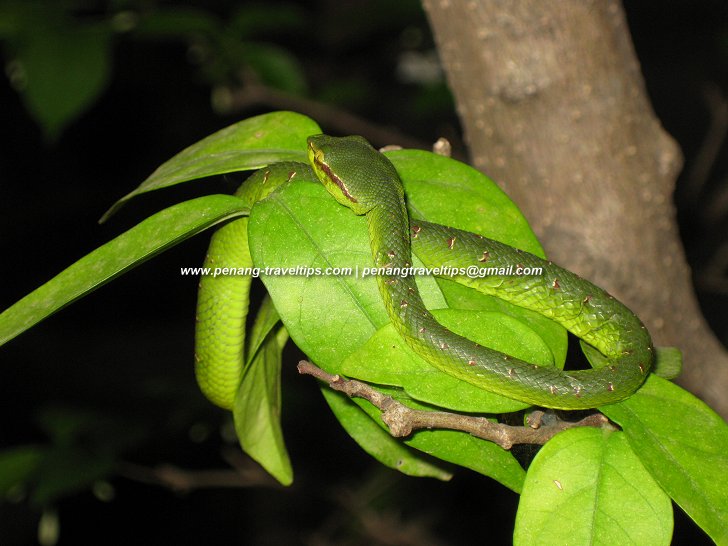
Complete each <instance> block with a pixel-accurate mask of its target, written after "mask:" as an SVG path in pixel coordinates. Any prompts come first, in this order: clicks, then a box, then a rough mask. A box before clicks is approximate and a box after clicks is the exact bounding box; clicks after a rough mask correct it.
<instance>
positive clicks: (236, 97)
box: [213, 82, 430, 150]
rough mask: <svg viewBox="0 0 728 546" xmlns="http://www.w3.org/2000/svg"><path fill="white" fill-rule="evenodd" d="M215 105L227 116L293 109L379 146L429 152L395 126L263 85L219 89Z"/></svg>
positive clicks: (428, 147)
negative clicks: (255, 109)
mask: <svg viewBox="0 0 728 546" xmlns="http://www.w3.org/2000/svg"><path fill="white" fill-rule="evenodd" d="M213 102H214V103H215V107H216V109H217V110H219V111H221V112H224V113H230V112H238V111H240V110H244V109H246V108H249V107H252V106H261V105H262V106H266V107H269V108H273V109H279V110H293V111H296V112H301V113H303V114H306V115H308V116H309V117H311V118H313V119H315V120H316V121H318V122H319V123H321V125H323V126H325V127H327V128H329V129H330V130H333V131H335V132H341V133H346V134H357V135H362V136H364V137H366V138H367V140H370V141H372V143H374V144H376V145H385V144H397V145H399V146H402V147H403V148H419V149H423V150H428V149H430V146H429V145H428V144H427V143H426V142H423V141H421V140H419V139H416V138H412V137H411V136H408V135H406V134H404V133H402V132H401V131H399V130H397V129H396V128H394V127H383V126H381V125H378V124H376V123H373V122H371V121H369V120H367V119H364V118H362V117H359V116H357V115H355V114H352V113H351V112H349V111H347V110H344V109H342V108H337V107H335V106H331V105H329V104H324V103H322V102H319V101H316V100H313V99H308V98H305V97H301V96H298V95H293V94H291V93H286V92H285V91H280V90H278V89H273V88H271V87H268V86H266V85H262V84H260V83H255V82H246V83H245V84H244V85H242V86H241V87H236V88H228V87H221V88H218V89H216V91H215V98H214V100H213Z"/></svg>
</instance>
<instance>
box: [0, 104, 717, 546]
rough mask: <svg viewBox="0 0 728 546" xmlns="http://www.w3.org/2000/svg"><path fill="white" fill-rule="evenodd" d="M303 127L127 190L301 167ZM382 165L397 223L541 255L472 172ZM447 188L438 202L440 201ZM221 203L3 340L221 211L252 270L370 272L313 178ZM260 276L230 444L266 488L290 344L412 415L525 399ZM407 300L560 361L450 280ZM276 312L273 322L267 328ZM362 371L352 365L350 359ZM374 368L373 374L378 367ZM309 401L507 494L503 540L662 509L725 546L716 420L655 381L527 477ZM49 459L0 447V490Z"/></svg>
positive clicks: (666, 521)
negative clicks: (455, 377)
mask: <svg viewBox="0 0 728 546" xmlns="http://www.w3.org/2000/svg"><path fill="white" fill-rule="evenodd" d="M282 127H285V130H282V129H281V128H282ZM317 132H319V129H318V127H317V125H316V124H315V123H314V122H313V121H311V120H310V119H308V118H305V117H303V116H300V115H298V114H293V113H290V112H277V113H273V114H268V115H264V116H259V117H257V118H252V119H249V120H245V121H243V122H240V123H238V124H236V125H233V126H231V127H229V128H227V129H224V130H223V131H221V132H219V133H216V134H215V135H211V136H210V137H208V138H206V139H204V140H203V141H201V142H199V143H197V144H195V145H193V146H191V147H190V148H188V149H187V150H185V151H183V152H181V153H180V154H178V155H177V156H175V157H173V158H172V159H170V160H169V161H168V162H167V163H165V164H164V165H162V166H161V167H160V168H159V169H158V170H157V171H156V172H155V173H154V174H153V175H152V176H151V177H150V179H148V180H147V181H145V182H144V183H142V185H141V186H140V187H139V188H138V189H137V190H135V192H132V194H133V195H136V194H141V193H144V192H147V191H150V190H153V189H157V188H161V187H165V186H168V185H171V184H176V183H180V182H184V181H186V180H192V179H200V178H202V177H208V176H212V175H216V174H221V173H225V172H231V171H234V170H241V171H242V170H250V169H255V168H259V167H261V166H262V165H265V164H268V163H273V162H276V161H278V160H281V159H287V160H288V159H292V158H293V159H296V158H299V159H302V158H303V157H305V136H307V135H309V134H314V133H317ZM261 149H263V150H265V154H263V155H264V159H263V160H261V157H262V155H261V153H260V151H261ZM389 157H390V159H391V160H392V161H393V163H394V164H395V166H396V167H397V169H398V171H399V172H400V173H401V175H402V178H403V180H404V182H405V185H406V191H407V194H408V197H409V205H410V207H411V208H412V210H411V211H410V212H411V214H413V215H416V216H419V217H425V218H427V219H428V220H433V221H438V222H443V223H456V224H457V223H458V222H462V217H463V215H462V210H463V207H468V206H471V207H474V209H475V210H477V211H479V214H473V215H468V218H466V220H465V222H466V223H465V224H462V223H459V224H457V226H458V227H461V228H465V229H471V230H474V231H478V232H481V233H483V234H485V235H491V236H493V237H495V238H499V239H501V240H503V241H505V242H507V243H510V244H517V245H518V246H520V247H522V248H527V249H529V250H532V251H534V252H537V253H538V252H540V247H539V246H538V243H537V241H536V240H535V238H534V236H533V234H532V233H531V232H530V230H529V229H528V226H527V225H526V224H525V221H524V220H523V218H522V217H521V216H520V213H518V210H517V208H516V207H515V206H514V205H513V204H512V203H511V202H510V201H508V200H507V198H506V197H505V195H504V194H502V192H501V191H500V190H498V189H497V187H496V186H495V185H493V184H492V183H491V182H490V181H489V180H488V179H487V178H485V177H484V176H482V175H480V174H479V173H477V172H476V171H473V170H471V169H469V168H468V167H467V166H464V165H462V164H460V163H458V162H456V161H454V160H451V159H447V158H442V157H438V156H434V155H432V154H427V153H424V152H419V151H414V150H403V151H396V152H389ZM231 158H232V159H231ZM453 181H457V184H455V183H454V182H453ZM445 192H447V195H448V199H447V200H443V199H437V196H438V195H442V194H444V193H445ZM132 194H130V195H129V196H127V197H126V198H124V199H125V200H126V199H128V198H129V197H130V196H131V195H132ZM235 200H236V199H235V198H233V197H230V196H220V195H209V196H206V197H200V198H197V199H194V200H190V201H186V202H184V203H180V204H178V205H174V206H173V207H170V208H169V209H166V210H164V211H162V212H160V213H157V214H155V215H153V216H152V217H150V218H149V219H147V220H145V221H144V222H142V223H141V224H139V225H138V226H137V227H135V228H132V229H131V230H129V231H127V232H125V233H123V234H122V235H120V236H119V237H117V238H116V239H114V240H113V241H111V242H110V243H108V244H107V245H104V246H102V247H101V248H99V249H98V250H96V251H94V252H92V253H91V254H89V255H88V256H86V257H85V258H82V260H81V261H79V262H77V263H76V264H74V265H72V266H71V267H70V268H69V269H68V270H66V271H65V272H62V273H61V274H59V275H58V276H57V277H55V278H54V279H52V280H51V281H49V282H48V283H47V284H46V285H44V286H42V287H40V288H39V289H38V290H36V291H34V292H32V293H31V294H29V295H28V296H27V297H26V298H24V299H23V300H21V301H19V302H18V303H17V304H15V305H14V306H12V307H10V308H9V309H8V310H6V311H5V312H3V313H2V314H0V340H3V342H4V341H7V340H9V339H11V338H12V337H14V336H16V335H18V334H19V333H21V332H22V331H24V330H25V329H27V328H29V327H30V326H32V325H33V324H35V323H37V322H38V321H40V320H43V319H44V318H46V317H47V316H49V315H50V314H52V313H53V312H54V311H55V310H57V309H59V308H61V307H63V306H64V305H66V304H68V303H70V302H72V301H73V300H75V299H77V298H78V297H81V296H82V295H84V294H85V293H88V292H90V291H91V290H93V289H94V288H96V287H98V286H100V285H102V284H103V283H105V282H107V281H109V280H111V279H113V278H114V277H115V276H117V275H119V274H121V273H123V272H125V271H127V270H128V269H130V268H131V267H133V266H135V265H137V264H139V263H141V262H142V261H144V260H145V259H147V258H148V257H150V256H151V255H153V254H154V253H156V252H160V251H162V250H165V249H166V248H168V247H170V246H172V245H173V244H176V243H177V242H179V241H180V240H182V239H184V238H185V237H187V236H191V235H193V234H196V233H198V232H199V231H201V230H203V229H205V228H207V227H210V226H212V225H214V224H216V223H218V222H220V221H223V220H227V219H230V218H232V217H235V216H243V215H246V214H249V215H250V225H249V235H250V252H251V255H252V257H253V260H254V264H255V265H256V266H257V267H260V268H263V269H264V268H265V267H286V266H294V267H295V266H299V265H301V264H306V265H307V266H310V267H319V266H327V267H328V266H349V267H351V266H356V265H357V264H358V265H359V266H362V267H363V266H364V265H366V264H367V263H368V262H367V259H368V256H369V249H368V243H367V239H366V226H365V225H364V223H363V221H362V219H361V218H357V217H354V215H352V214H349V213H348V211H346V210H344V209H343V208H342V207H339V206H338V205H336V203H335V202H334V201H333V200H332V199H330V197H328V195H327V194H326V193H325V190H323V188H322V187H321V186H320V185H319V184H307V183H305V181H302V182H301V183H291V184H288V185H286V186H284V187H283V188H282V189H281V190H280V191H278V192H275V193H274V194H272V195H271V196H270V197H268V198H267V199H265V200H264V201H261V202H260V203H258V204H256V205H255V206H254V207H253V208H252V210H250V211H248V210H246V209H245V208H242V207H240V206H239V205H236V203H235ZM180 218H182V219H183V220H184V221H180ZM262 277H263V281H264V283H265V286H266V289H267V290H268V293H269V295H270V299H269V300H268V299H266V300H265V303H264V304H263V305H262V307H261V308H260V310H259V311H258V317H257V319H256V321H255V322H254V324H253V326H252V330H251V333H250V335H249V336H248V339H249V344H250V345H251V346H252V347H253V350H250V347H249V351H248V355H249V358H248V360H247V363H246V365H247V368H246V372H245V374H244V378H243V383H242V385H241V388H240V390H239V392H238V398H237V400H236V403H235V407H234V418H235V423H236V431H237V433H238V437H239V441H240V444H241V446H242V448H243V449H244V450H246V451H247V452H248V453H250V454H251V456H253V457H254V458H255V459H256V460H258V461H259V462H260V463H261V464H262V465H263V466H264V467H265V468H266V469H267V470H268V471H269V472H270V473H271V474H273V475H274V476H275V477H276V478H277V479H278V480H279V481H281V482H283V483H289V482H290V480H291V477H292V474H291V467H290V463H289V461H288V455H287V453H286V450H285V446H284V445H283V438H282V436H281V434H280V432H279V431H280V423H279V417H280V398H279V396H278V394H277V393H278V392H279V389H280V386H279V384H278V378H279V372H280V367H281V362H282V360H281V359H282V356H281V353H282V348H283V345H284V343H285V341H286V339H287V336H288V335H290V336H291V338H292V339H293V341H294V342H295V343H296V344H297V345H298V346H299V347H300V348H301V349H303V350H304V351H305V352H306V353H307V355H308V356H309V357H310V358H312V360H314V361H315V362H316V363H317V364H318V365H319V366H321V367H322V368H324V369H326V370H327V371H329V372H331V373H342V374H347V375H352V376H355V377H359V378H361V379H364V380H368V381H371V382H374V383H381V384H385V385H388V386H387V387H382V389H383V390H385V391H386V392H387V393H389V394H390V395H391V396H393V397H395V398H397V399H398V400H400V401H401V402H403V403H405V404H408V405H411V406H412V407H417V408H424V409H435V408H438V409H443V408H444V409H450V410H454V411H465V412H477V413H479V414H485V415H488V416H490V417H493V418H495V417H496V416H497V415H496V414H499V413H501V412H506V411H507V412H514V411H518V410H521V409H523V404H514V403H512V402H510V401H508V400H499V399H493V398H492V397H490V396H483V395H482V394H481V393H478V392H473V389H469V388H467V387H463V386H462V385H458V384H457V382H455V383H453V382H452V380H451V379H450V378H448V377H446V376H444V375H442V374H440V373H438V372H432V371H430V370H429V369H427V368H426V367H423V366H422V364H421V363H420V362H418V360H417V358H416V357H414V356H413V355H411V354H408V352H407V350H406V349H405V348H404V347H403V346H402V345H401V344H400V343H399V342H398V340H397V339H396V337H394V336H392V332H391V331H390V329H389V328H388V326H387V322H388V321H387V318H386V313H385V312H384V309H383V306H382V304H381V302H379V297H378V295H377V292H376V288H375V287H374V286H373V282H372V279H364V280H362V281H359V280H356V279H355V278H354V277H352V276H340V277H335V276H306V275H300V276H295V275H294V276H274V275H268V276H266V275H262ZM422 290H423V293H424V296H425V299H426V301H427V302H428V303H429V304H430V305H435V306H437V307H451V309H446V310H444V311H441V312H440V315H439V318H440V319H441V320H442V321H443V322H445V323H446V324H449V325H450V326H451V327H452V328H453V329H456V330H458V329H460V331H462V332H464V333H473V334H476V335H482V334H478V332H480V329H479V328H478V326H480V325H482V324H487V325H488V326H489V330H491V331H492V333H491V334H489V336H490V337H488V338H487V339H483V341H487V342H488V343H493V344H496V345H497V346H498V348H500V349H502V350H506V351H508V352H513V353H519V352H521V351H523V353H521V354H522V355H523V356H524V357H527V358H531V359H533V360H534V361H537V362H539V363H541V364H546V365H563V361H564V357H565V341H566V339H565V336H564V333H563V331H561V330H560V329H559V328H555V327H554V326H553V325H551V324H550V323H549V322H548V321H545V320H543V319H540V318H536V317H534V316H533V315H532V314H530V313H524V312H522V311H521V310H519V309H518V308H512V307H510V306H503V305H502V304H500V303H498V302H494V301H493V300H491V299H483V298H480V297H477V296H474V295H473V294H471V293H469V292H468V291H467V290H464V289H462V288H455V287H454V286H451V285H450V284H449V283H436V282H434V281H431V282H429V283H427V284H426V285H424V286H423V287H422ZM278 317H280V319H281V320H282V322H283V326H284V327H279V326H276V325H277V324H278V320H277V319H278ZM392 345H394V348H393V347H392ZM673 356H674V355H673ZM364 361H365V362H366V363H367V364H368V365H367V366H366V367H365V366H362V365H361V364H362V362H364ZM385 362H386V363H387V366H386V369H385V367H384V366H383V365H382V364H381V363H385ZM413 377H414V378H415V379H414V380H413V379H412V378H413ZM428 382H429V383H430V384H429V385H428ZM324 394H325V397H326V399H327V401H328V402H329V404H330V406H331V408H332V410H333V411H334V414H335V415H336V417H337V419H338V420H339V421H340V422H341V424H342V426H343V427H344V428H345V429H346V431H347V432H348V433H349V434H351V435H352V437H354V439H355V440H356V441H357V442H358V443H359V444H360V445H361V446H362V447H363V448H364V449H365V450H366V451H367V452H368V453H370V454H371V455H372V456H373V457H375V458H377V459H378V460H379V461H381V462H382V463H383V464H385V465H387V466H390V467H392V468H395V469H397V470H400V471H402V472H404V473H406V474H410V475H419V476H432V477H437V478H440V479H447V478H448V477H449V476H450V475H451V472H452V469H451V468H450V467H448V466H447V465H445V464H444V463H443V462H442V461H448V462H449V463H454V464H456V465H460V466H464V467H467V468H470V469H472V470H474V471H476V472H480V473H482V474H485V475H488V476H491V477H493V478H494V479H496V480H498V481H499V482H501V483H502V484H503V485H505V486H506V487H509V488H511V489H513V490H514V491H518V492H521V493H522V497H521V504H520V507H519V513H518V518H517V522H516V532H515V539H516V543H517V544H530V543H532V542H533V537H534V533H537V534H538V536H539V537H540V538H541V539H543V537H551V539H552V540H554V541H559V540H560V539H562V538H564V537H570V539H573V538H574V537H578V538H577V540H582V541H584V542H590V543H611V542H613V539H614V536H615V535H614V534H613V530H614V529H619V530H620V532H621V533H623V534H622V535H621V538H622V541H623V542H631V543H635V544H641V543H645V537H649V538H648V539H647V541H648V542H650V543H651V544H667V543H669V540H670V535H671V530H672V512H671V510H670V498H672V500H674V501H675V502H676V503H677V504H679V505H680V506H681V507H682V508H683V509H684V510H685V511H686V512H687V513H688V514H689V515H690V516H691V517H692V518H693V519H694V520H695V521H696V522H697V523H698V524H699V525H700V526H701V527H702V528H703V529H704V530H705V531H706V532H707V533H708V534H709V535H710V536H711V537H712V538H713V539H714V540H715V541H716V542H717V543H725V542H726V541H728V536H726V534H725V533H726V529H728V521H726V514H728V483H726V482H727V480H728V478H726V476H725V473H724V472H722V471H721V470H722V469H723V468H725V467H726V466H727V465H728V455H727V454H728V426H727V425H726V423H725V422H724V421H723V420H722V419H721V418H720V417H719V416H717V415H716V414H715V413H714V412H712V410H710V408H708V407H707V406H705V405H704V404H703V403H702V402H700V401H699V400H697V399H696V398H695V397H693V396H692V395H690V394H689V393H687V392H686V391H684V390H682V389H680V388H679V387H677V386H675V385H673V384H671V383H669V382H668V381H666V380H664V379H662V378H660V377H657V376H651V377H650V378H649V380H648V381H647V383H646V384H645V386H644V387H643V388H642V389H640V390H639V391H638V392H637V393H635V395H633V396H632V397H631V398H629V399H628V400H625V401H624V402H621V403H618V404H614V405H610V406H605V407H602V408H600V411H602V412H603V413H605V414H606V415H607V416H608V417H609V418H610V419H612V420H613V421H614V422H616V423H617V424H619V425H620V427H621V429H622V430H620V431H614V430H611V431H610V430H599V429H585V428H579V429H576V430H570V431H567V432H563V433H561V434H559V435H557V436H556V437H555V438H554V439H553V440H551V441H550V442H548V443H547V444H546V445H545V446H544V447H543V449H542V450H541V451H540V453H539V454H538V455H537V457H536V458H535V459H534V460H533V462H532V464H531V465H530V467H529V468H528V471H527V472H525V471H524V469H523V468H522V467H521V466H520V464H519V463H518V462H517V460H516V459H515V458H514V457H513V456H512V455H511V453H510V452H508V451H505V450H503V449H501V448H500V447H498V446H496V445H495V444H491V443H488V442H485V441H482V440H477V439H475V438H472V437H470V436H467V435H465V434H463V433H458V432H452V431H422V432H417V433H415V434H414V435H413V436H411V437H410V438H408V439H406V440H405V441H404V442H402V441H399V440H395V439H393V438H392V437H391V436H389V434H387V432H386V430H385V429H384V428H383V424H382V423H381V422H380V420H379V419H378V411H377V410H376V409H374V408H373V407H372V406H370V405H368V404H367V403H366V402H353V401H351V400H349V399H347V398H342V397H341V396H339V395H337V394H334V393H331V392H328V391H326V389H324ZM61 438H62V437H61ZM47 460H48V459H47V458H46V456H45V455H44V453H43V451H42V450H40V451H39V450H37V449H35V448H34V447H33V446H28V447H23V448H16V449H14V450H12V451H8V452H6V453H4V454H3V456H2V457H0V463H3V464H4V466H5V469H6V471H7V473H6V474H5V475H6V476H7V477H6V478H5V482H4V483H3V484H2V485H3V487H4V488H5V490H6V491H7V490H9V489H10V488H12V487H20V486H23V484H27V483H30V482H32V483H36V491H39V490H40V491H41V492H42V491H43V486H45V482H43V481H39V480H41V478H42V476H43V474H42V472H41V470H42V468H43V467H44V465H43V461H47ZM105 471H108V468H101V469H99V470H98V472H99V475H103V473H104V472H105ZM11 476H13V478H12V479H11V478H10V477H11ZM75 486H77V482H74V483H73V484H70V483H69V484H67V485H65V486H64V485H63V484H61V485H60V486H56V490H55V491H54V493H53V494H54V495H57V494H59V493H58V491H63V490H64V487H66V488H71V487H75ZM36 494H37V495H40V493H36ZM41 498H43V497H42V495H41ZM565 515H568V517H564V516H565Z"/></svg>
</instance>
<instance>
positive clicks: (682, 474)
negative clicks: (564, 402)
mask: <svg viewBox="0 0 728 546" xmlns="http://www.w3.org/2000/svg"><path fill="white" fill-rule="evenodd" d="M599 409H600V410H601V411H602V412H603V413H604V414H605V415H606V416H607V417H609V418H610V419H611V420H613V421H615V422H616V423H618V424H619V425H620V426H621V427H622V428H623V429H624V433H625V435H626V436H627V438H628V439H629V443H630V445H631V446H632V449H634V451H635V453H639V455H640V459H641V461H642V463H643V464H644V465H645V468H647V469H648V470H649V471H650V473H651V474H652V475H653V476H654V478H655V479H656V480H657V482H658V483H659V484H660V485H661V486H662V488H663V489H664V490H665V491H667V493H668V494H669V495H670V497H672V499H673V500H674V501H675V502H676V503H677V504H679V505H680V507H681V508H682V509H683V510H685V512H686V513H687V514H688V515H689V516H690V517H691V518H693V520H695V522H696V523H697V524H698V525H699V526H700V527H702V528H703V529H704V530H705V532H706V533H708V535H710V537H711V538H712V539H713V540H714V541H715V542H716V543H717V544H728V473H726V469H728V424H726V422H725V421H724V420H723V419H722V418H721V417H720V416H719V415H718V414H717V413H715V412H714V411H713V410H712V409H710V408H709V407H708V406H707V405H706V404H704V403H703V402H701V401H700V400H698V399H697V398H696V397H695V396H693V395H692V394H690V393H689V392H687V391H685V390H683V389H681V388H680V387H678V386H677V385H674V384H673V383H670V382H669V381H667V380H665V379H662V378H660V377H657V376H655V375H650V377H649V378H648V379H647V382H646V383H645V385H644V386H643V387H642V388H641V389H640V390H639V391H637V392H636V393H635V394H634V395H633V396H632V397H630V398H628V399H627V400H624V401H623V402H619V403H617V404H612V405H609V406H603V407H601V408H599Z"/></svg>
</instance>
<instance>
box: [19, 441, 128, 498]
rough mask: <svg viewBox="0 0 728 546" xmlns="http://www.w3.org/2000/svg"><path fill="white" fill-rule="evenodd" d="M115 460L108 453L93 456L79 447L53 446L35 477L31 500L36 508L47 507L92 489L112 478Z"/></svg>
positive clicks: (90, 452)
mask: <svg viewBox="0 0 728 546" xmlns="http://www.w3.org/2000/svg"><path fill="white" fill-rule="evenodd" d="M115 464H116V458H115V457H114V455H113V454H111V453H107V452H105V451H102V452H98V453H94V452H92V451H89V450H86V449H83V448H81V447H78V446H54V447H52V448H50V449H49V450H48V451H47V452H46V454H45V456H44V457H43V460H42V461H41V463H40V465H39V467H38V472H37V474H36V476H35V479H36V484H35V487H34V488H33V491H32V494H31V500H32V502H33V503H34V504H36V505H37V506H48V505H49V504H51V503H53V502H55V501H56V500H57V499H59V498H61V497H65V496H68V495H71V494H73V493H76V492H79V491H84V490H86V489H89V488H90V487H91V485H92V484H93V483H94V482H96V481H97V480H100V479H102V478H106V477H107V476H109V475H110V474H111V473H112V472H113V470H114V467H115Z"/></svg>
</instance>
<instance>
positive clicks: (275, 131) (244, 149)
mask: <svg viewBox="0 0 728 546" xmlns="http://www.w3.org/2000/svg"><path fill="white" fill-rule="evenodd" d="M320 132H321V129H320V128H319V126H318V125H317V124H316V122H314V121H313V120H311V119H310V118H307V117H306V116H303V115H301V114H296V113H295V112H272V113H270V114H263V115H260V116H256V117H253V118H248V119H246V120H243V121H240V122H238V123H235V124H233V125H230V126H229V127H226V128H225V129H222V130H220V131H217V132H216V133H213V134H211V135H210V136H208V137H206V138H203V139H202V140H200V141H199V142H196V143H195V144H192V145H191V146H189V147H187V148H185V149H184V150H182V151H181V152H180V153H178V154H177V155H175V156H174V157H173V158H172V159H170V160H168V161H166V162H164V163H163V164H162V165H161V166H160V167H159V168H157V170H155V171H154V172H153V173H152V174H151V175H149V177H148V178H147V179H146V180H145V181H144V182H142V183H141V184H140V185H139V187H138V188H136V189H135V190H134V191H132V192H130V193H128V194H127V195H125V196H124V197H122V198H121V199H119V200H118V201H117V202H116V203H115V204H114V205H113V206H112V207H111V209H109V210H108V211H107V212H106V213H105V214H104V216H103V217H102V218H101V221H102V222H103V221H105V220H106V219H108V218H109V216H111V215H112V214H113V213H114V212H115V211H116V210H117V209H118V208H119V207H121V206H122V205H123V204H124V203H125V202H126V201H128V200H129V199H131V198H132V197H134V196H136V195H139V194H142V193H145V192H148V191H153V190H158V189H160V188H166V187H168V186H172V185H174V184H179V183H182V182H187V181H189V180H195V179H198V178H204V177H207V176H213V175H217V174H224V173H229V172H235V171H245V170H253V169H258V168H260V167H263V166H265V165H269V164H271V163H276V162H279V161H302V162H306V138H307V137H308V136H310V135H313V134H317V133H320Z"/></svg>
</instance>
